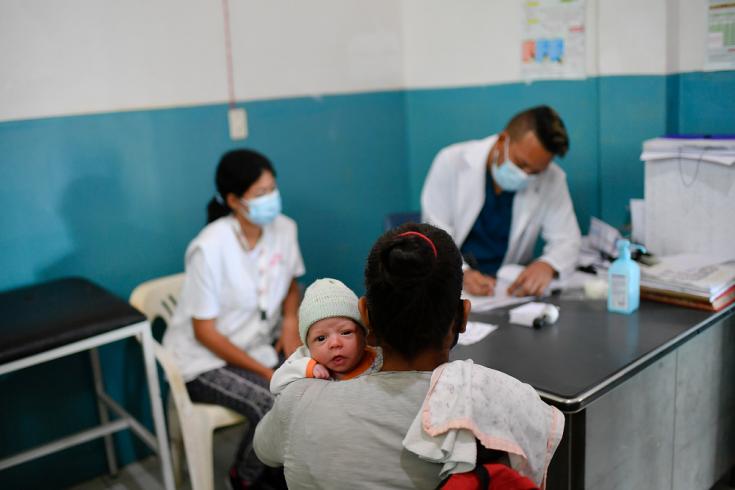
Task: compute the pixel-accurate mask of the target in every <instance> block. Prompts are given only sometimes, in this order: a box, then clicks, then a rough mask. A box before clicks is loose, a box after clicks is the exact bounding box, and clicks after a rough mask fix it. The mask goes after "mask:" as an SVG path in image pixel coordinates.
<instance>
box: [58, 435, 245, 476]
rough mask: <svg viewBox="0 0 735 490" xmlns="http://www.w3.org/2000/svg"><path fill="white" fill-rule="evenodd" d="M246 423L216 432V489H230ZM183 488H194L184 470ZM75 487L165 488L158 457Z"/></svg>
mask: <svg viewBox="0 0 735 490" xmlns="http://www.w3.org/2000/svg"><path fill="white" fill-rule="evenodd" d="M242 430H243V426H241V425H240V426H234V427H229V428H226V429H221V430H219V431H217V432H216V433H215V435H214V488H215V490H225V489H229V485H228V484H227V480H226V477H227V470H228V468H229V467H230V465H231V464H232V459H233V457H234V455H235V451H236V450H237V446H238V444H239V442H240V437H241V435H242ZM179 489H180V490H190V489H191V485H190V484H189V481H188V475H187V474H186V473H184V478H183V482H182V486H181V487H179ZM71 490H163V480H162V477H161V467H160V465H159V462H158V457H157V456H150V457H148V458H146V459H144V460H141V461H137V462H135V463H133V464H130V465H128V466H126V467H125V468H122V469H121V470H120V472H119V473H118V475H117V476H116V477H111V476H101V477H99V478H95V479H94V480H89V481H87V482H84V483H82V484H80V485H76V486H74V487H71Z"/></svg>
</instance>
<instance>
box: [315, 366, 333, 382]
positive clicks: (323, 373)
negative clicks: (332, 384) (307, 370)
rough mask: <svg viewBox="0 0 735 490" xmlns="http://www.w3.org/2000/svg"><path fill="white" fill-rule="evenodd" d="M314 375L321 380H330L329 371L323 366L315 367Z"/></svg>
mask: <svg viewBox="0 0 735 490" xmlns="http://www.w3.org/2000/svg"><path fill="white" fill-rule="evenodd" d="M312 374H314V377H315V378H319V379H329V378H330V376H329V369H327V368H325V367H324V366H322V365H321V364H317V365H316V366H314V370H313V371H312Z"/></svg>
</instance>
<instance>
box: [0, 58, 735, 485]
mask: <svg viewBox="0 0 735 490" xmlns="http://www.w3.org/2000/svg"><path fill="white" fill-rule="evenodd" d="M734 95H735V72H732V71H731V72H715V73H685V74H677V75H670V76H624V77H602V78H590V79H587V80H580V81H553V82H537V83H533V84H530V85H528V84H523V83H517V84H507V85H497V86H487V87H475V88H454V89H437V90H408V91H395V92H381V93H370V94H357V95H344V96H329V97H321V98H294V99H283V100H272V101H258V102H252V103H246V104H243V105H242V106H243V107H245V108H246V109H247V111H248V116H249V123H250V129H251V134H250V137H249V138H248V139H247V140H246V141H245V145H244V146H248V147H252V148H256V149H258V150H260V151H262V152H263V153H265V154H266V155H268V156H269V157H270V158H271V159H272V160H273V162H274V163H275V165H276V169H277V171H278V181H279V185H280V187H281V191H282V194H283V198H284V209H285V212H286V214H288V215H290V216H292V217H293V218H295V219H296V220H297V221H298V223H299V230H300V242H301V246H302V250H303V253H304V259H305V262H306V267H307V276H306V278H305V281H310V280H312V279H314V278H315V277H317V276H320V277H321V276H336V277H339V278H342V279H343V280H345V281H346V282H347V283H348V284H349V285H350V286H351V287H353V288H355V289H356V290H357V291H358V292H361V291H362V267H363V261H364V258H365V256H366V255H367V252H368V249H369V247H370V245H371V244H372V243H373V241H374V239H375V238H376V237H377V235H378V234H379V233H380V232H381V229H382V219H383V216H384V215H385V214H386V213H388V212H390V211H395V210H404V209H411V208H414V209H417V208H418V203H419V194H420V190H421V185H422V183H423V179H424V176H425V174H426V171H427V170H428V168H429V165H430V164H431V161H432V159H433V157H434V155H435V154H436V152H437V151H438V150H439V149H441V148H442V147H443V146H446V145H448V144H451V143H453V142H456V141H462V140H466V139H471V138H479V137H483V136H485V135H487V134H490V133H493V132H497V131H499V130H500V129H502V127H503V125H504V124H505V122H506V121H507V119H508V118H509V117H510V116H511V115H512V114H513V113H515V112H516V111H518V110H520V109H522V108H524V107H528V106H531V105H535V104H541V103H546V104H550V105H553V106H554V107H556V108H557V109H558V110H559V112H560V113H561V115H562V116H563V118H564V120H565V122H566V124H567V127H568V129H569V132H570V135H571V139H572V143H571V148H570V152H569V154H568V155H567V156H566V157H565V158H564V159H561V160H560V161H559V163H560V164H561V166H562V167H563V168H564V169H565V170H566V172H567V174H568V178H569V183H570V190H571V193H572V198H573V200H574V205H575V209H576V211H577V215H578V219H579V221H580V224H581V225H582V228H583V229H586V228H587V224H588V222H589V217H590V216H600V217H602V218H603V219H605V220H607V221H609V222H611V223H612V224H614V225H615V226H622V225H623V224H624V223H625V222H626V220H627V219H628V218H627V203H628V199H629V198H630V197H641V196H642V194H643V165H642V164H641V163H640V162H639V160H638V156H639V154H640V149H641V143H642V141H643V140H644V139H646V138H650V137H654V136H659V135H661V134H664V133H667V132H682V133H684V132H688V133H692V132H699V133H735V117H733V114H735V96H734ZM226 111H227V107H225V106H222V105H214V106H203V107H194V108H182V109H170V110H150V111H136V112H124V113H114V114H100V115H90V116H76V117H63V118H51V119H42V120H31V121H20V122H7V123H0V206H1V208H2V210H3V211H2V213H0V229H2V230H3V233H2V234H1V235H0V257H2V263H0V265H1V266H2V268H1V270H2V274H0V289H8V288H12V287H16V286H20V285H25V284H29V283H33V282H38V281H42V280H46V279H52V278H55V277H60V276H65V275H71V274H75V275H83V276H87V277H89V278H90V279H92V280H94V281H96V282H98V283H100V284H101V285H103V286H105V287H107V288H108V289H110V290H112V291H113V292H114V293H116V294H118V295H120V296H121V297H123V298H127V296H128V295H129V293H130V291H131V290H132V288H133V287H134V286H135V285H136V284H138V283H139V282H141V281H143V280H145V279H148V278H150V277H155V276H159V275H163V274H169V273H173V272H177V271H180V270H181V269H182V267H183V260H182V256H183V252H184V249H185V248H186V245H187V243H188V242H189V240H191V238H193V236H194V235H195V234H196V233H197V231H198V230H199V229H200V228H201V227H202V225H203V223H204V219H205V205H206V202H207V201H208V199H209V198H210V197H211V196H212V193H213V191H214V184H213V174H214V169H215V166H216V163H217V160H218V158H219V156H220V155H221V154H222V153H223V152H224V151H226V150H228V149H230V148H233V147H236V146H240V145H238V144H234V143H233V142H232V141H230V140H229V139H228V137H227V128H226ZM0 328H2V327H0ZM137 351H138V347H137V345H135V344H134V343H128V344H119V345H113V346H110V347H107V348H105V349H103V350H102V361H103V367H104V370H105V379H106V382H107V385H108V389H109V391H110V392H111V393H112V395H113V397H115V398H117V399H118V400H121V401H122V402H123V403H124V404H125V405H126V406H128V407H130V408H131V409H132V411H133V412H134V413H136V414H138V415H140V416H141V417H143V419H144V420H146V421H147V423H148V425H149V426H150V425H151V423H150V416H149V414H148V408H147V406H148V401H147V398H146V396H145V393H144V390H143V389H142V386H143V379H144V378H143V375H142V373H141V369H140V362H139V357H138V353H137ZM91 383H92V382H91V376H90V373H89V369H88V359H87V357H86V356H84V355H77V356H72V357H70V358H67V359H62V360H58V361H53V362H51V363H48V364H46V365H42V366H37V367H34V368H30V369H27V370H24V371H22V372H18V373H13V374H10V375H6V376H2V377H0V392H2V393H4V394H5V395H4V396H2V397H0V414H2V417H0V457H3V456H6V455H8V454H12V453H14V452H16V451H19V450H23V449H27V448H29V447H31V446H33V445H36V444H40V443H43V442H47V441H48V440H49V439H50V438H53V437H61V436H63V435H65V434H67V433H68V432H69V431H70V430H76V429H83V428H85V427H87V426H89V425H91V424H92V423H94V422H95V421H96V409H95V405H94V401H93V398H92V397H91V396H90V393H91ZM8 394H12V395H8ZM116 440H117V445H118V449H119V451H120V454H121V456H122V459H123V462H125V461H130V460H132V459H134V458H137V457H140V456H141V455H143V454H145V453H146V451H145V450H144V448H143V447H142V445H141V444H139V443H137V442H134V439H133V438H132V437H130V436H129V435H127V434H124V435H122V436H119V437H116ZM104 471H105V459H104V455H103V450H102V444H101V443H99V442H93V443H89V444H85V445H83V446H80V447H78V448H75V449H70V450H67V451H65V452H63V453H60V454H57V455H53V456H48V457H46V458H44V459H42V460H39V461H37V462H33V463H28V464H25V465H22V466H19V467H16V468H14V469H10V470H6V471H3V472H0V488H38V487H42V486H48V485H49V482H52V484H51V486H54V487H64V486H67V485H70V484H73V483H75V482H78V481H80V480H84V479H86V478H90V477H92V476H94V475H97V474H99V473H102V472H104Z"/></svg>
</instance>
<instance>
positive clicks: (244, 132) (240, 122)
mask: <svg viewBox="0 0 735 490" xmlns="http://www.w3.org/2000/svg"><path fill="white" fill-rule="evenodd" d="M227 120H228V121H229V123H230V139H233V140H244V139H245V138H247V137H248V116H247V114H246V113H245V109H243V108H236V109H230V111H229V112H228V113H227Z"/></svg>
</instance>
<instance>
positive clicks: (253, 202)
mask: <svg viewBox="0 0 735 490" xmlns="http://www.w3.org/2000/svg"><path fill="white" fill-rule="evenodd" d="M243 203H244V204H245V205H246V206H247V207H248V211H247V212H245V211H244V210H243V215H244V216H245V217H246V218H247V219H248V221H250V222H251V223H255V224H256V225H260V226H264V225H267V224H268V223H271V222H272V221H273V220H274V219H276V216H278V215H279V214H281V194H280V193H279V192H278V189H276V190H274V191H273V192H271V193H270V194H266V195H264V196H260V197H256V198H254V199H250V200H248V201H243Z"/></svg>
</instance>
